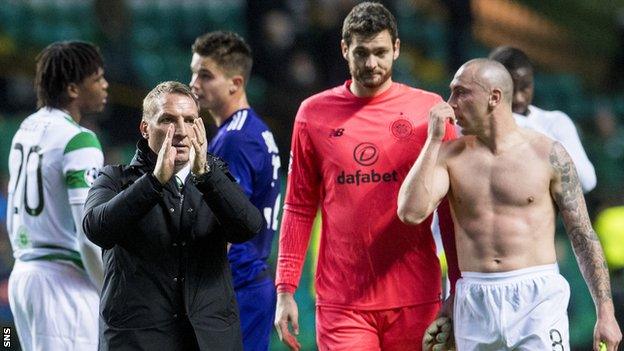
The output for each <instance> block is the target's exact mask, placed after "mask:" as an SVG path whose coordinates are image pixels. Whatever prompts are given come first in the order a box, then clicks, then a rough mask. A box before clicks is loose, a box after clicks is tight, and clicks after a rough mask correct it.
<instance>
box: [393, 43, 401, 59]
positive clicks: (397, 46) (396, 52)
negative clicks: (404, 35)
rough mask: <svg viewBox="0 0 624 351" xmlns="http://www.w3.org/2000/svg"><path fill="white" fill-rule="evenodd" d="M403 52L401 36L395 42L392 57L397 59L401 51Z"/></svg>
mask: <svg viewBox="0 0 624 351" xmlns="http://www.w3.org/2000/svg"><path fill="white" fill-rule="evenodd" d="M400 52H401V40H400V39H399V38H397V40H396V41H395V42H394V53H393V54H392V56H393V57H392V59H393V60H396V59H398V58H399V53H400Z"/></svg>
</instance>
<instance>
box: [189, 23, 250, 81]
mask: <svg viewBox="0 0 624 351" xmlns="http://www.w3.org/2000/svg"><path fill="white" fill-rule="evenodd" d="M192 49H193V52H194V53H196V54H199V55H200V56H207V57H210V58H211V59H213V60H214V61H215V62H216V63H217V64H218V65H219V67H221V68H223V70H224V71H226V73H227V74H228V75H232V74H240V75H242V76H243V78H245V83H247V82H248V81H249V77H250V76H251V66H252V65H253V58H252V54H251V48H250V47H249V45H247V43H246V42H245V40H244V39H243V38H242V37H241V36H240V35H238V34H236V33H234V32H225V31H215V32H210V33H206V34H204V35H202V36H199V37H197V39H195V43H193V46H192Z"/></svg>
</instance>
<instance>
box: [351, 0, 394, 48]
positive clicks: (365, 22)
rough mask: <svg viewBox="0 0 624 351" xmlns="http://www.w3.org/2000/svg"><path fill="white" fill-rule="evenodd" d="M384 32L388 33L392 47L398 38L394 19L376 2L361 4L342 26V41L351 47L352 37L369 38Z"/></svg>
mask: <svg viewBox="0 0 624 351" xmlns="http://www.w3.org/2000/svg"><path fill="white" fill-rule="evenodd" d="M384 30H388V32H390V37H391V38H392V45H394V43H395V42H396V40H397V38H398V37H399V33H398V30H397V22H396V18H394V16H393V15H392V13H390V11H388V9H387V8H386V7H385V6H384V5H382V4H380V3H378V2H368V1H367V2H363V3H361V4H358V5H356V6H355V7H354V8H353V9H352V10H351V12H349V14H348V15H347V17H346V18H345V20H344V22H343V24H342V40H344V41H345V43H346V44H347V45H351V39H352V38H353V35H354V34H355V35H360V36H363V37H365V38H370V37H372V36H374V35H376V34H378V33H380V32H382V31H384Z"/></svg>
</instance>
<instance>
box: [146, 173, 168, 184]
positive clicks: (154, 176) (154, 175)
mask: <svg viewBox="0 0 624 351" xmlns="http://www.w3.org/2000/svg"><path fill="white" fill-rule="evenodd" d="M150 175H151V176H152V179H154V180H155V181H157V182H158V183H159V184H160V185H165V183H167V181H166V180H163V179H161V178H160V177H159V176H158V174H156V172H155V171H154V172H152V173H151V174H150Z"/></svg>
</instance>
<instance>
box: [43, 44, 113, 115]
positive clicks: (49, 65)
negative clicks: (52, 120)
mask: <svg viewBox="0 0 624 351" xmlns="http://www.w3.org/2000/svg"><path fill="white" fill-rule="evenodd" d="M36 60H37V72H36V74H35V91H36V92H37V106H38V107H43V106H50V107H55V108H63V107H65V106H67V104H68V103H69V102H70V98H69V96H68V95H67V86H68V85H69V84H71V83H75V84H78V83H80V82H82V81H83V80H84V79H85V78H87V77H89V76H91V75H93V74H95V73H97V72H98V69H99V68H103V67H104V60H103V59H102V55H101V54H100V50H99V49H98V47H97V46H95V45H93V44H91V43H87V42H84V41H61V42H55V43H52V44H50V45H48V47H46V48H45V49H43V51H41V53H39V55H37V59H36Z"/></svg>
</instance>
